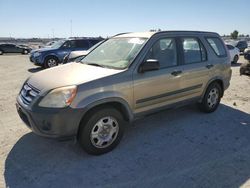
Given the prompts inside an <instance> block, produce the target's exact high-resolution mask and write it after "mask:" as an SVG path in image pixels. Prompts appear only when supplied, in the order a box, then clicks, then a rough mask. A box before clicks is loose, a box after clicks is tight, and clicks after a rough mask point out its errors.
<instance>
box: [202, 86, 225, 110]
mask: <svg viewBox="0 0 250 188" xmlns="http://www.w3.org/2000/svg"><path fill="white" fill-rule="evenodd" d="M221 97H222V88H221V86H220V84H218V83H217V82H213V83H211V84H210V85H209V86H208V88H207V90H206V93H205V95H204V97H203V99H202V102H201V103H198V106H199V108H200V110H201V111H203V112H206V113H211V112H214V111H215V110H216V109H217V108H218V106H219V104H220V100H221Z"/></svg>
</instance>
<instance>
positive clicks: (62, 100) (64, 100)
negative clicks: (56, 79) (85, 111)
mask: <svg viewBox="0 0 250 188" xmlns="http://www.w3.org/2000/svg"><path fill="white" fill-rule="evenodd" d="M76 91H77V87H76V86H68V87H62V88H57V89H54V90H52V91H50V92H49V93H48V94H47V95H46V96H45V97H44V98H43V99H42V101H41V102H40V103H39V106H41V107H48V108H64V107H67V106H69V105H70V104H71V103H72V101H73V100H74V98H75V96H76Z"/></svg>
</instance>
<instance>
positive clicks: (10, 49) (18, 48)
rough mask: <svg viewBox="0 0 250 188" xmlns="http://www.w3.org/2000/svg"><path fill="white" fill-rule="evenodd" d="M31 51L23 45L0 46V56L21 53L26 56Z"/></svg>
mask: <svg viewBox="0 0 250 188" xmlns="http://www.w3.org/2000/svg"><path fill="white" fill-rule="evenodd" d="M31 50H32V49H31V48H29V47H28V46H25V45H16V44H7V43H5V44H0V55H3V54H4V53H22V54H28V53H30V51H31Z"/></svg>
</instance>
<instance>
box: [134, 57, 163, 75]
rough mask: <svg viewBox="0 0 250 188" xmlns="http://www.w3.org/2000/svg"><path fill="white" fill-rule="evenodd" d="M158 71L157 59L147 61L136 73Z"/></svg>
mask: <svg viewBox="0 0 250 188" xmlns="http://www.w3.org/2000/svg"><path fill="white" fill-rule="evenodd" d="M159 69H160V63H159V61H158V60H157V59H148V60H146V61H145V62H144V63H142V64H141V65H140V67H139V70H138V72H140V73H144V72H148V71H153V70H159Z"/></svg>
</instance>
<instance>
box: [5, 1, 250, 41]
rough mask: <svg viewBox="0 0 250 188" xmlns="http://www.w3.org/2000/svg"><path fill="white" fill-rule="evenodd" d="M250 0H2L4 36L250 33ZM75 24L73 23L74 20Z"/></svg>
mask: <svg viewBox="0 0 250 188" xmlns="http://www.w3.org/2000/svg"><path fill="white" fill-rule="evenodd" d="M249 7H250V1H249V0H206V1H202V0H137V1H136V0H123V1H119V0H71V1H62V0H61V1H60V0H54V1H53V0H39V1H38V0H23V1H22V0H0V37H10V36H11V37H25V38H27V37H52V36H53V35H54V36H55V37H70V35H71V25H72V35H73V36H103V37H106V36H111V35H114V34H117V33H121V32H133V31H148V30H150V29H158V28H160V29H162V30H205V31H215V32H218V33H219V34H221V35H223V34H230V33H231V32H232V31H233V30H235V29H237V30H238V31H239V33H243V34H250V9H249ZM71 23H72V24H71Z"/></svg>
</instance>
